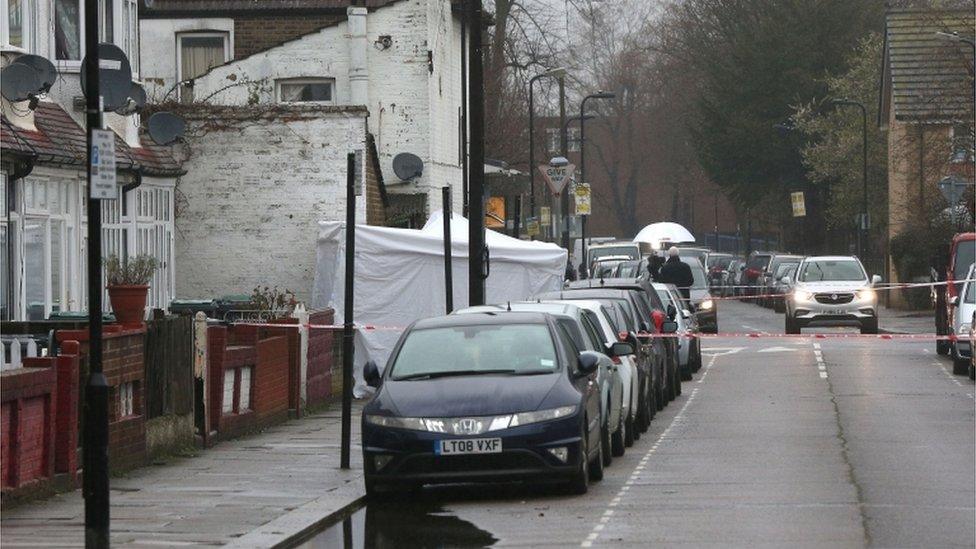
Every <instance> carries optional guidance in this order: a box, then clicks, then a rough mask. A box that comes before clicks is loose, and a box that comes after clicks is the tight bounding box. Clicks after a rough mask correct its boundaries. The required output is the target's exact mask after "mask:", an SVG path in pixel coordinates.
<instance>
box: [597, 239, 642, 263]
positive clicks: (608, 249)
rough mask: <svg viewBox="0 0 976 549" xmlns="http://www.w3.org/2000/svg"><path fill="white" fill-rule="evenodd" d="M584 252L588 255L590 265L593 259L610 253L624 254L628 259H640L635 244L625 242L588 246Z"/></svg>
mask: <svg viewBox="0 0 976 549" xmlns="http://www.w3.org/2000/svg"><path fill="white" fill-rule="evenodd" d="M586 254H587V255H588V256H590V264H591V265H592V264H593V262H594V261H596V260H598V259H600V258H601V257H608V256H611V255H625V256H627V257H629V258H630V259H640V250H638V249H637V246H634V245H633V244H625V245H621V246H601V247H599V248H590V249H589V250H587V251H586Z"/></svg>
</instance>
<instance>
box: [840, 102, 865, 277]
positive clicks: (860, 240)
mask: <svg viewBox="0 0 976 549" xmlns="http://www.w3.org/2000/svg"><path fill="white" fill-rule="evenodd" d="M831 103H832V104H834V105H848V106H853V107H858V108H859V109H861V138H862V151H861V154H862V159H861V160H862V166H861V179H862V181H861V186H862V196H861V220H860V223H859V224H858V230H857V255H859V256H860V257H862V258H863V257H864V248H865V247H866V241H867V230H868V110H867V108H865V107H864V104H863V103H861V102H860V101H855V100H853V99H834V100H833V101H831Z"/></svg>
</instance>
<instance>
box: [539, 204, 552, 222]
mask: <svg viewBox="0 0 976 549" xmlns="http://www.w3.org/2000/svg"><path fill="white" fill-rule="evenodd" d="M539 219H540V220H541V221H542V226H543V227H548V226H549V225H552V210H550V209H549V206H542V207H541V208H539Z"/></svg>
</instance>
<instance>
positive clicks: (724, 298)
mask: <svg viewBox="0 0 976 549" xmlns="http://www.w3.org/2000/svg"><path fill="white" fill-rule="evenodd" d="M973 281H974V279H964V280H951V281H950V280H946V281H943V282H892V283H890V284H888V285H878V286H872V287H870V288H861V289H852V288H837V289H835V290H828V289H824V290H819V291H816V292H813V293H817V294H825V293H851V292H857V291H863V290H868V289H870V290H873V291H875V292H879V291H884V290H898V289H904V288H925V287H929V288H932V287H936V286H945V285H946V284H950V283H958V284H964V283H966V282H973ZM728 288H740V289H752V290H755V289H757V288H758V287H757V286H717V287H715V288H704V287H701V286H692V287H691V288H689V289H691V290H705V289H707V290H721V289H728ZM791 295H793V294H792V292H790V293H785V294H784V293H778V294H751V295H728V296H711V297H709V299H711V300H712V301H739V300H749V299H766V298H770V297H789V296H791Z"/></svg>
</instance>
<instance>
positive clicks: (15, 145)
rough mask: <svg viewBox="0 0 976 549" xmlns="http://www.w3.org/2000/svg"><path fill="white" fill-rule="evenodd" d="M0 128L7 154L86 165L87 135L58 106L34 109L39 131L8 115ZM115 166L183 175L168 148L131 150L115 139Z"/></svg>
mask: <svg viewBox="0 0 976 549" xmlns="http://www.w3.org/2000/svg"><path fill="white" fill-rule="evenodd" d="M2 122H3V123H2V125H0V142H2V144H3V153H4V155H7V154H13V155H17V156H29V157H32V158H36V159H37V160H38V161H39V162H42V163H49V164H57V165H63V166H84V165H85V157H86V156H87V153H86V150H87V136H86V135H85V130H84V129H83V128H82V127H81V126H79V125H78V124H77V123H76V122H75V121H74V119H73V118H71V115H69V114H68V113H67V112H65V110H64V109H62V108H61V106H60V105H58V104H57V103H49V102H46V101H45V102H41V103H39V104H38V105H37V108H36V109H35V110H34V126H35V127H36V128H37V130H36V131H34V130H28V129H24V128H20V127H17V126H14V125H13V124H11V123H10V121H9V120H8V119H7V117H6V116H4V117H3V119H2ZM115 164H116V166H117V167H118V169H120V170H133V171H136V172H139V173H141V174H143V175H160V176H167V175H182V174H183V173H185V172H184V171H183V169H182V167H181V166H180V164H179V162H177V161H176V159H174V158H173V155H171V154H170V153H169V151H168V150H167V149H166V148H165V147H160V146H157V145H146V146H143V147H129V145H128V144H126V143H125V141H123V140H122V139H121V138H120V137H119V136H115Z"/></svg>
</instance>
